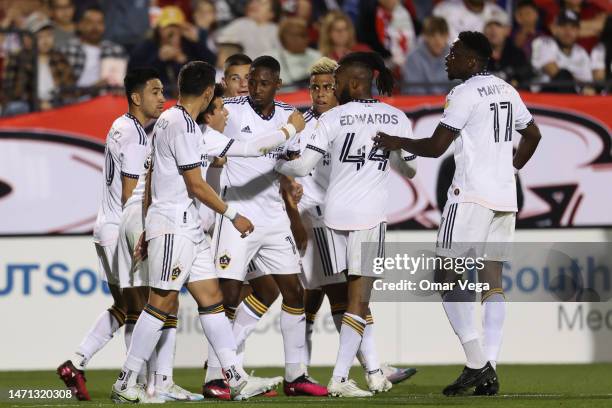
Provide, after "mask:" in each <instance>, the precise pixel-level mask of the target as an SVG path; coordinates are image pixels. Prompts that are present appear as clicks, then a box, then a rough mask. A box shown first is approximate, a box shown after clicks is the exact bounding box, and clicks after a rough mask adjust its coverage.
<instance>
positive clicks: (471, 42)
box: [459, 31, 493, 64]
mask: <svg viewBox="0 0 612 408" xmlns="http://www.w3.org/2000/svg"><path fill="white" fill-rule="evenodd" d="M459 41H461V43H462V44H463V45H465V46H466V47H467V48H468V49H470V50H471V51H473V52H474V53H476V55H477V56H478V57H479V58H480V59H481V60H483V61H484V62H485V64H486V63H487V61H489V59H491V54H492V53H493V51H492V50H491V43H489V40H488V39H487V37H486V36H485V35H484V34H483V33H481V32H479V31H462V32H460V33H459Z"/></svg>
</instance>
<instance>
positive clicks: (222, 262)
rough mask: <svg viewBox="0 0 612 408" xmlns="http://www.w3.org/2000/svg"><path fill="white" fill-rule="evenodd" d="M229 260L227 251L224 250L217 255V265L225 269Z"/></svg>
mask: <svg viewBox="0 0 612 408" xmlns="http://www.w3.org/2000/svg"><path fill="white" fill-rule="evenodd" d="M231 260H232V258H231V257H230V256H229V254H228V253H227V252H224V253H223V255H221V256H220V257H219V267H220V268H221V269H226V268H227V267H228V266H229V264H230V262H231Z"/></svg>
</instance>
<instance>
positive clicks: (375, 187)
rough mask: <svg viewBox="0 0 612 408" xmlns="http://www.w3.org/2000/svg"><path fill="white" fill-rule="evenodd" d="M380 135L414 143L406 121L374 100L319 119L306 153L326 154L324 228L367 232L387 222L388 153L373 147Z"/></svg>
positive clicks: (356, 102)
mask: <svg viewBox="0 0 612 408" xmlns="http://www.w3.org/2000/svg"><path fill="white" fill-rule="evenodd" d="M379 131H380V132H384V133H387V134H389V135H394V136H399V137H412V126H411V123H410V120H409V119H408V118H407V117H406V115H405V114H404V113H403V112H402V111H400V110H399V109H396V108H394V107H393V106H391V105H387V104H386V103H382V102H379V101H377V100H375V99H367V100H354V101H352V102H349V103H346V104H344V105H340V106H337V107H335V108H333V109H331V110H329V111H327V112H325V113H324V114H323V115H321V117H320V118H319V121H318V123H317V126H316V128H315V131H314V133H313V134H312V135H311V138H310V141H309V142H308V144H307V146H306V148H308V149H313V150H315V151H318V152H320V153H322V154H325V153H326V152H328V151H329V153H330V160H331V173H330V178H329V187H328V189H327V194H326V196H325V212H324V220H325V225H327V226H328V227H330V228H333V229H337V230H349V231H354V230H365V229H370V228H373V227H374V226H376V225H378V224H380V223H381V222H384V221H386V220H387V217H386V206H387V197H388V194H389V193H388V187H387V181H388V175H389V168H390V166H389V152H383V151H382V150H379V149H375V148H374V147H373V146H374V141H373V140H372V138H373V137H374V136H376V133H377V132H379ZM412 158H413V157H411V159H412Z"/></svg>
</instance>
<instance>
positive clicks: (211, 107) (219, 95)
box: [203, 83, 225, 115]
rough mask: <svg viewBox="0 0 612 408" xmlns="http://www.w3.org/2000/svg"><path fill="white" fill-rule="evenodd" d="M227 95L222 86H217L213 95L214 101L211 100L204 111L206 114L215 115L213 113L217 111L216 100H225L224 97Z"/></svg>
mask: <svg viewBox="0 0 612 408" xmlns="http://www.w3.org/2000/svg"><path fill="white" fill-rule="evenodd" d="M224 94H225V88H224V87H223V85H222V84H219V83H217V84H215V91H214V94H213V97H212V99H211V100H210V103H209V104H208V106H207V107H206V109H205V110H204V112H203V113H204V114H205V115H206V114H209V115H210V114H211V113H213V111H214V110H215V100H216V99H217V98H223V95H224Z"/></svg>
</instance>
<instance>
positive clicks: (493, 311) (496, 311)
mask: <svg viewBox="0 0 612 408" xmlns="http://www.w3.org/2000/svg"><path fill="white" fill-rule="evenodd" d="M483 307H484V313H483V318H482V327H483V349H484V354H485V358H486V359H487V360H489V361H490V362H491V365H492V366H493V368H497V358H498V357H499V350H500V349H501V344H502V337H503V329H504V320H505V319H506V299H505V298H504V295H503V294H502V293H494V294H492V295H491V296H489V297H487V298H486V299H485V301H484V303H483Z"/></svg>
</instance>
